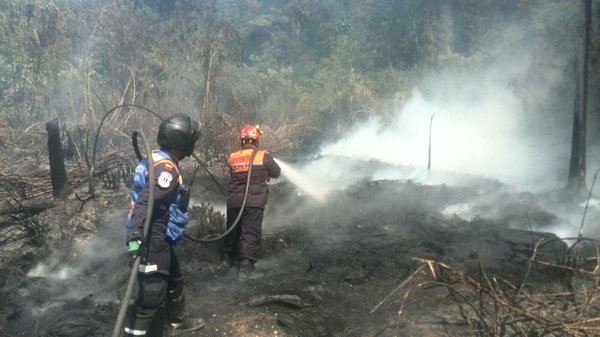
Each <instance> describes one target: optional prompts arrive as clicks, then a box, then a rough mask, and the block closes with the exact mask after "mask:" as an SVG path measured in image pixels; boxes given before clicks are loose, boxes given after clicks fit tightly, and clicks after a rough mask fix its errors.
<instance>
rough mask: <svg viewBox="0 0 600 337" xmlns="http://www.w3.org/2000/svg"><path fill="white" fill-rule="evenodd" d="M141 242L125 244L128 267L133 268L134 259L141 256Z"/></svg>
mask: <svg viewBox="0 0 600 337" xmlns="http://www.w3.org/2000/svg"><path fill="white" fill-rule="evenodd" d="M141 248H142V240H131V241H129V242H128V243H127V252H128V253H129V266H133V261H135V258H136V257H138V256H140V255H141V252H142V250H141Z"/></svg>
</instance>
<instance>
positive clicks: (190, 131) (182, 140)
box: [156, 115, 200, 156]
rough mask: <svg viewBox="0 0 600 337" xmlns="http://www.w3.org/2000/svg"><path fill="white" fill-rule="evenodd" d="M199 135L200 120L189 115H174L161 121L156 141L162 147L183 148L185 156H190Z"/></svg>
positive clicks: (168, 148)
mask: <svg viewBox="0 0 600 337" xmlns="http://www.w3.org/2000/svg"><path fill="white" fill-rule="evenodd" d="M199 137H200V124H199V123H198V121H196V120H194V119H192V118H191V117H189V116H184V115H173V116H171V117H169V118H167V119H165V120H163V121H162V122H161V123H160V126H159V127H158V136H157V137H156V142H157V143H158V145H159V146H160V147H161V148H164V149H167V150H172V149H177V150H181V151H182V152H183V154H184V155H185V156H190V155H191V154H192V153H194V146H195V145H196V141H198V138H199Z"/></svg>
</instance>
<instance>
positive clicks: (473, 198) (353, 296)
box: [0, 178, 598, 337]
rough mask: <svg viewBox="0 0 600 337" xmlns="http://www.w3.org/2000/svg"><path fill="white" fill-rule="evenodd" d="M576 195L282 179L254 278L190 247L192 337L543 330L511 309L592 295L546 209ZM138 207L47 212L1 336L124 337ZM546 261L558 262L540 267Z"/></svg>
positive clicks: (6, 303) (3, 307) (4, 299)
mask: <svg viewBox="0 0 600 337" xmlns="http://www.w3.org/2000/svg"><path fill="white" fill-rule="evenodd" d="M195 184H196V185H197V186H208V185H210V184H211V182H210V181H209V180H205V181H202V179H200V178H198V181H197V182H195ZM197 190H198V191H197V192H196V193H199V191H200V190H202V189H200V188H197ZM560 198H561V197H560V196H559V194H552V195H545V196H539V195H533V194H530V193H522V192H516V191H513V190H511V189H510V188H509V187H507V186H504V185H502V184H501V183H499V182H496V181H488V180H481V181H480V182H479V183H478V184H473V185H470V186H453V187H450V186H446V185H422V184H419V183H416V182H412V181H392V180H380V181H363V182H359V183H356V184H354V185H353V186H351V187H350V188H348V189H346V190H344V191H336V192H332V193H330V194H329V195H328V197H327V198H326V201H325V202H317V201H315V200H312V199H310V198H308V197H306V196H303V195H301V194H300V193H298V191H296V190H295V188H294V186H293V185H291V184H289V183H287V182H285V181H283V182H279V183H277V184H275V185H272V188H271V195H270V202H269V205H268V208H267V212H266V214H265V220H264V223H263V242H262V248H261V252H260V254H261V259H260V261H259V262H258V263H257V264H256V270H255V272H254V275H253V277H252V278H251V279H250V280H247V281H245V282H240V281H239V280H238V277H237V273H236V270H235V268H232V269H230V270H220V269H219V268H218V264H219V262H220V261H219V258H218V254H217V247H218V244H217V243H210V244H198V243H194V242H191V241H188V240H185V241H183V242H182V243H181V244H179V246H178V247H177V253H178V257H179V259H180V264H181V266H182V268H183V272H184V274H185V275H186V290H185V291H186V299H187V307H188V310H189V311H190V314H191V315H192V316H200V317H203V318H204V320H205V322H206V326H205V327H204V329H202V330H200V331H198V332H196V333H193V334H189V335H190V336H211V337H216V336H261V337H262V336H487V335H490V336H491V335H493V334H491V333H492V332H494V331H496V332H497V334H496V336H512V335H519V334H518V333H520V332H518V329H520V328H519V327H518V325H519V324H521V323H518V322H525V323H522V325H523V329H525V327H527V326H529V327H532V328H531V329H532V330H531V331H534V330H533V328H535V327H536V325H535V324H537V323H535V320H533V322H534V323H532V324H529V325H527V322H526V321H527V315H525V318H524V316H523V312H519V311H518V310H517V311H514V312H511V310H510V306H509V307H508V308H509V310H503V309H502V308H503V307H502V302H499V300H504V299H506V300H507V301H508V300H513V301H518V298H521V297H518V296H521V295H523V296H530V297H531V298H533V296H539V294H559V293H561V292H564V291H567V290H568V288H569V287H578V286H579V284H578V283H574V282H573V277H572V273H571V274H569V273H566V272H564V270H562V271H561V270H560V269H557V268H554V267H553V266H552V265H553V264H559V263H562V262H564V261H563V257H564V256H565V252H566V249H567V245H566V244H565V243H564V242H563V241H562V240H560V239H559V238H558V237H557V236H556V235H554V234H552V233H550V231H551V230H553V229H555V228H557V227H560V226H563V225H565V219H564V218H562V217H561V215H560V214H555V213H553V212H552V211H549V210H548V209H547V208H545V207H543V206H542V205H543V204H544V203H546V202H547V203H551V202H557V201H559V203H560V201H561V200H562V199H560ZM193 199H194V200H193V201H195V202H196V203H197V204H198V206H196V207H195V208H194V210H193V211H192V214H193V216H192V222H191V223H190V227H189V231H190V233H191V234H193V235H203V234H206V233H207V232H213V233H214V232H215V231H218V230H222V229H223V228H222V227H221V228H219V227H220V226H216V225H214V223H212V224H210V225H207V222H206V219H207V210H210V207H208V206H207V204H204V205H203V206H201V205H200V203H201V202H208V203H210V204H209V205H215V209H214V210H213V211H215V210H217V211H218V210H219V205H221V204H222V203H223V202H224V197H223V198H222V199H219V198H218V196H217V197H211V198H207V197H206V196H203V195H200V194H194V195H193ZM565 200H566V199H565ZM127 208H128V190H127V189H125V188H121V189H120V190H118V191H109V190H100V191H99V192H98V195H97V196H96V198H93V199H91V200H88V201H86V202H82V201H79V200H77V199H76V198H75V197H70V198H69V200H68V201H65V202H60V203H57V204H56V206H55V207H52V208H50V209H48V210H47V211H44V212H41V213H39V214H38V215H37V216H36V219H38V221H39V222H40V223H43V224H44V225H45V226H47V228H48V233H47V237H46V240H45V243H44V244H43V245H40V246H33V245H30V244H25V243H21V244H19V243H13V244H11V245H4V246H2V248H3V253H2V254H3V260H4V262H3V267H2V276H0V279H1V280H2V281H1V286H2V290H1V291H0V292H1V294H0V326H1V328H0V336H44V337H58V336H73V337H76V336H110V334H111V332H112V329H113V326H114V323H115V319H116V316H117V311H118V306H119V304H120V296H121V294H122V293H123V291H124V288H125V283H126V281H127V278H128V275H129V270H128V258H127V255H126V249H125V242H124V239H125V228H124V221H125V217H126V212H127ZM555 210H558V208H555ZM578 210H581V211H583V208H581V209H578ZM531 229H533V231H532V230H531ZM532 256H534V257H535V259H536V260H539V261H543V262H546V263H547V264H545V265H544V264H536V263H530V258H531V257H532ZM478 286H482V287H484V288H485V289H478ZM592 288H593V287H592ZM565 289H567V290H565ZM589 289H590V288H588V290H589ZM494 294H495V295H494ZM509 294H512V295H511V296H509ZM493 296H496V297H497V298H496V300H490V298H492V299H493ZM527 301H530V302H533V301H534V300H533V299H528V300H527ZM494 303H495V304H494ZM519 303H520V304H519ZM519 303H515V302H513V303H512V305H514V306H517V305H519V306H520V307H524V303H523V302H519ZM528 303H529V302H528ZM556 303H557V304H556V305H562V307H561V308H562V309H561V310H568V309H569V308H570V307H569V305H568V304H567V305H565V304H564V303H561V302H560V301H558V300H557V301H556ZM544 304H546V303H545V302H544ZM577 305H578V304H577V301H576V300H573V303H572V304H571V306H572V307H577ZM494 307H495V308H496V313H495V314H494V309H493V308H494ZM541 307H542V306H541V305H539V306H538V308H541ZM544 308H546V307H544ZM548 308H552V306H551V305H549V306H548ZM593 310H595V311H598V309H597V306H595V307H594V308H589V309H587V312H586V314H588V313H591V312H592V311H593ZM506 312H508V314H507V313H506ZM501 313H504V314H502V315H504V316H501ZM537 314H539V315H540V316H544V315H545V314H544V313H539V312H538V313H537ZM550 314H551V313H550ZM550 314H549V315H550ZM494 315H495V316H494ZM511 319H512V320H514V321H510V320H511ZM549 319H551V317H550V318H549ZM502 322H504V324H505V325H504V326H501V323H502ZM539 324H542V323H539ZM515 331H517V332H515ZM486 333H490V334H486ZM523 333H525V335H527V331H524V332H523ZM157 335H160V334H157ZM558 335H560V334H557V335H556V336H558ZM553 336H554V335H553Z"/></svg>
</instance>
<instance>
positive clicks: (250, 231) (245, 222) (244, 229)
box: [221, 207, 264, 262]
mask: <svg viewBox="0 0 600 337" xmlns="http://www.w3.org/2000/svg"><path fill="white" fill-rule="evenodd" d="M240 209H241V208H240V207H235V208H228V209H227V229H229V228H231V226H232V225H233V222H234V221H235V219H236V218H237V216H238V214H239V213H240ZM263 212H264V210H263V209H262V208H257V207H245V208H244V212H243V213H242V217H241V218H240V220H239V223H238V224H237V225H236V228H235V229H234V230H233V231H231V233H229V234H228V235H227V236H225V239H224V240H223V244H222V246H221V255H222V256H223V257H224V258H228V259H230V260H231V261H236V260H242V259H247V260H250V261H252V262H255V261H256V252H257V251H258V247H259V244H260V240H261V235H262V220H263Z"/></svg>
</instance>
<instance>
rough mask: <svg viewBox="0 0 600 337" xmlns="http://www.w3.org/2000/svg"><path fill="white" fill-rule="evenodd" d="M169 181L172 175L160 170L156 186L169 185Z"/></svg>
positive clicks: (163, 186) (165, 186)
mask: <svg viewBox="0 0 600 337" xmlns="http://www.w3.org/2000/svg"><path fill="white" fill-rule="evenodd" d="M171 181H173V175H172V174H171V173H169V172H167V171H163V172H161V173H160V175H159V176H158V186H160V187H162V188H168V187H169V186H171Z"/></svg>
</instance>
